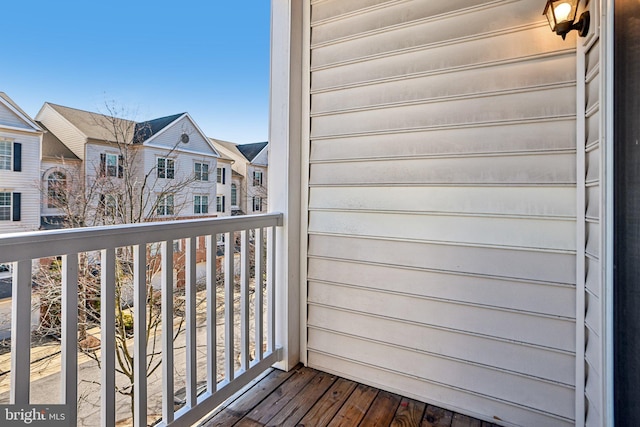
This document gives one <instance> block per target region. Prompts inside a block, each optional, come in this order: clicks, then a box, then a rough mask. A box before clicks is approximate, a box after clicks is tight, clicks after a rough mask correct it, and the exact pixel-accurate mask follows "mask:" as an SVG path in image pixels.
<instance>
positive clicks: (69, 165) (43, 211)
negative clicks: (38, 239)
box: [40, 159, 82, 216]
mask: <svg viewBox="0 0 640 427" xmlns="http://www.w3.org/2000/svg"><path fill="white" fill-rule="evenodd" d="M81 167H82V166H81V164H80V162H78V161H73V160H72V161H65V162H62V161H60V160H59V159H43V160H42V161H41V163H40V185H41V188H42V190H43V191H42V192H41V194H40V197H41V198H40V200H41V204H40V215H41V216H55V215H63V214H64V212H63V211H62V210H60V209H56V208H50V207H49V206H48V203H47V182H48V181H47V180H48V178H49V175H50V174H51V173H53V172H55V171H60V172H63V173H65V174H66V175H67V179H74V178H78V177H80V176H82V173H81V171H80V168H81Z"/></svg>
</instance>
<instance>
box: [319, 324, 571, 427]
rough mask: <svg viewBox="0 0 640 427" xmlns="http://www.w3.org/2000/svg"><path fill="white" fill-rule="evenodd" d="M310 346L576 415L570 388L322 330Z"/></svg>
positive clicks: (441, 381) (467, 388) (556, 412)
mask: <svg viewBox="0 0 640 427" xmlns="http://www.w3.org/2000/svg"><path fill="white" fill-rule="evenodd" d="M309 347H310V349H311V350H310V351H312V352H313V351H314V350H320V351H322V352H324V353H329V354H333V355H337V356H339V357H342V358H348V359H354V360H359V361H361V363H364V364H368V365H372V366H379V367H381V368H384V369H387V370H392V371H402V372H405V373H407V374H408V375H412V376H416V377H418V378H424V379H429V380H430V381H434V382H438V383H441V384H448V385H450V386H452V387H455V388H458V389H462V390H468V391H471V392H473V393H477V394H480V395H485V396H490V397H492V398H496V399H500V400H503V401H507V402H511V403H518V404H521V405H524V406H528V407H533V408H536V409H538V410H541V411H544V412H548V413H552V414H555V415H559V416H562V417H566V418H570V417H572V416H573V414H572V412H571V411H570V410H569V409H573V405H572V401H573V399H574V394H573V391H572V389H571V388H569V387H564V386H560V385H552V384H548V383H541V382H540V381H538V380H535V379H531V378H527V377H523V376H518V375H512V374H509V373H505V372H500V371H497V370H494V369H487V368H484V367H481V366H477V365H476V366H469V365H468V364H466V363H461V362H458V361H454V360H447V359H443V358H438V357H433V356H430V355H428V354H424V353H418V352H413V351H410V350H407V349H404V348H398V347H392V346H387V345H381V344H379V343H376V342H371V341H367V340H361V339H357V338H355V337H350V336H345V335H336V334H329V333H327V332H325V331H320V330H312V331H310V334H309ZM514 399H517V402H515V401H514Z"/></svg>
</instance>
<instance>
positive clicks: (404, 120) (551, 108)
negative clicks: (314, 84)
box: [311, 87, 575, 139]
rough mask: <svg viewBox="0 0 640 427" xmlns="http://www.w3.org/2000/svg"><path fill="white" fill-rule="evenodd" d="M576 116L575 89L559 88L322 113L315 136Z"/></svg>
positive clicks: (314, 126)
mask: <svg viewBox="0 0 640 427" xmlns="http://www.w3.org/2000/svg"><path fill="white" fill-rule="evenodd" d="M550 98H551V99H561V100H563V102H557V103H552V104H550V103H549V99H550ZM572 101H573V102H572ZM572 115H575V88H572V87H558V88H551V89H544V90H539V91H529V92H522V93H510V94H503V95H495V96H486V97H484V96H483V97H478V98H470V99H464V100H451V101H446V102H438V103H426V104H417V105H404V106H392V107H388V108H385V109H374V110H365V111H356V112H345V113H339V114H331V115H323V116H318V117H315V118H314V120H313V122H312V125H311V137H312V139H313V138H318V137H328V136H342V135H349V134H358V133H369V132H386V131H391V130H402V129H421V128H429V127H438V126H453V125H473V124H478V123H491V122H496V121H501V122H507V121H518V120H527V119H536V118H546V117H558V116H572Z"/></svg>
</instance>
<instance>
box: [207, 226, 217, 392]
mask: <svg viewBox="0 0 640 427" xmlns="http://www.w3.org/2000/svg"><path fill="white" fill-rule="evenodd" d="M206 245H207V391H208V392H209V393H211V394H213V393H214V392H215V391H216V389H217V379H218V378H217V377H218V376H217V369H218V368H217V366H218V364H217V363H216V359H217V353H218V351H217V348H216V305H217V301H216V273H217V268H216V255H217V249H218V248H217V240H216V236H215V234H214V235H213V236H212V235H208V236H207V238H206Z"/></svg>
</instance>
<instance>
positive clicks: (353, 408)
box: [328, 384, 378, 427]
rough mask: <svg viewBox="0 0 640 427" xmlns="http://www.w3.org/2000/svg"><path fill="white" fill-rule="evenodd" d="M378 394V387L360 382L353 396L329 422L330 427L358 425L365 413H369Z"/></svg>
mask: <svg viewBox="0 0 640 427" xmlns="http://www.w3.org/2000/svg"><path fill="white" fill-rule="evenodd" d="M377 395H378V389H375V388H373V387H369V386H366V385H364V384H358V386H357V387H356V389H355V390H354V391H353V393H351V396H349V398H348V399H347V401H346V402H345V403H344V405H342V408H340V410H339V411H338V413H337V414H336V416H335V417H334V418H333V420H331V422H330V423H329V424H328V426H329V427H352V426H357V425H358V424H359V423H360V421H361V420H362V418H364V414H366V413H367V410H369V407H370V406H371V403H372V402H373V400H374V399H375V398H376V396H377Z"/></svg>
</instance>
